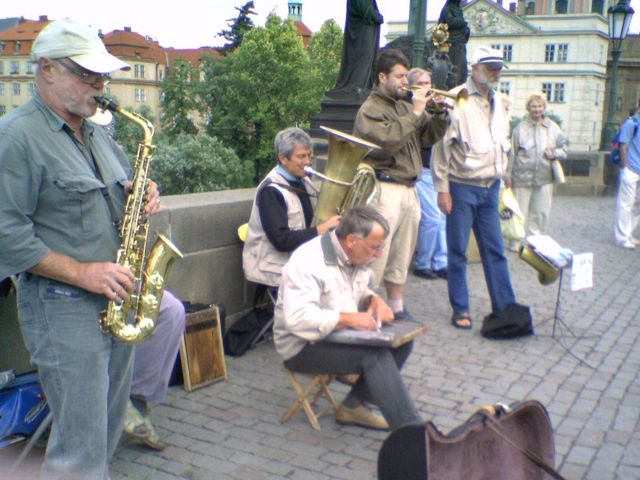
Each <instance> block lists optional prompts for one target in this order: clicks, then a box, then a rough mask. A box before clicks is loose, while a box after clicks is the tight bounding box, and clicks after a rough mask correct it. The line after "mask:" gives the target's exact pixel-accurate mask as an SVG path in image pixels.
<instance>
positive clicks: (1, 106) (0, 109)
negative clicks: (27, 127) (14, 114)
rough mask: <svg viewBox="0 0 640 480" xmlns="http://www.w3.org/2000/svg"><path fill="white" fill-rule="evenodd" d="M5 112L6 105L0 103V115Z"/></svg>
mask: <svg viewBox="0 0 640 480" xmlns="http://www.w3.org/2000/svg"><path fill="white" fill-rule="evenodd" d="M5 113H7V107H5V106H4V105H0V117H1V116H2V115H4V114H5Z"/></svg>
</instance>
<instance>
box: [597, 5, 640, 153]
mask: <svg viewBox="0 0 640 480" xmlns="http://www.w3.org/2000/svg"><path fill="white" fill-rule="evenodd" d="M627 3H628V0H618V3H617V4H616V5H614V6H612V7H609V10H607V17H608V18H609V38H610V39H611V82H610V84H609V105H608V109H607V121H606V122H605V124H604V129H603V130H602V141H601V143H600V150H609V146H610V145H611V141H612V140H613V136H614V135H615V132H616V126H615V123H614V117H615V113H616V93H617V89H618V61H619V60H620V53H621V51H622V50H621V47H622V41H623V40H624V39H625V38H626V36H627V33H629V25H630V24H631V17H633V13H634V12H633V8H631V7H630V6H629V5H627Z"/></svg>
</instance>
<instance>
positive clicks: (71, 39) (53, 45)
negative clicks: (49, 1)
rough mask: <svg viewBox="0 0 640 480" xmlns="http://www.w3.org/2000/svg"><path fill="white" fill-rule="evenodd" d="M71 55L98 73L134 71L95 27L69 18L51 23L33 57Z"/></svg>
mask: <svg viewBox="0 0 640 480" xmlns="http://www.w3.org/2000/svg"><path fill="white" fill-rule="evenodd" d="M42 57H46V58H50V59H52V60H56V59H59V58H70V59H71V60H73V61H74V62H75V63H77V64H78V65H80V66H81V67H83V68H85V69H87V70H89V71H91V72H95V73H110V72H114V71H116V70H130V69H131V67H130V66H129V65H127V64H126V63H124V62H123V61H122V60H120V59H119V58H117V57H114V56H113V55H111V54H110V53H109V52H108V51H107V48H106V47H105V46H104V43H102V40H101V39H100V37H99V36H98V32H96V31H95V30H93V29H92V28H90V27H88V26H86V25H81V24H79V23H77V22H75V21H73V20H70V19H68V18H65V19H63V20H56V21H55V22H51V23H50V24H49V25H47V26H46V27H45V28H44V29H42V31H41V32H40V34H39V35H38V37H37V38H36V39H35V41H34V42H33V46H32V47H31V60H32V61H34V62H36V61H38V60H39V59H40V58H42Z"/></svg>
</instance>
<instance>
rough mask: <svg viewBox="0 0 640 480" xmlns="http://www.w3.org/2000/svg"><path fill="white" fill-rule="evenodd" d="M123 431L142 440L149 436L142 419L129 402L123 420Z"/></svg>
mask: <svg viewBox="0 0 640 480" xmlns="http://www.w3.org/2000/svg"><path fill="white" fill-rule="evenodd" d="M124 431H125V432H126V433H128V434H129V435H132V436H134V437H136V438H143V437H145V436H147V435H149V430H148V429H147V427H146V425H145V422H144V418H143V417H142V414H141V413H140V412H139V411H138V409H137V408H136V407H134V406H133V403H131V400H129V401H128V402H127V411H126V413H125V418H124Z"/></svg>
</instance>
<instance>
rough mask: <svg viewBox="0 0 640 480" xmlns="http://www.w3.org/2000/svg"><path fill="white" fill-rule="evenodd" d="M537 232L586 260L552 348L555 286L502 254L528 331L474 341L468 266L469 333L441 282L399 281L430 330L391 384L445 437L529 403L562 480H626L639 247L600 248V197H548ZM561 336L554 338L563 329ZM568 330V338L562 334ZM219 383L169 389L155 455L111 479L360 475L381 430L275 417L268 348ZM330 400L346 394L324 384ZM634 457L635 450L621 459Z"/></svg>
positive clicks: (280, 398)
mask: <svg viewBox="0 0 640 480" xmlns="http://www.w3.org/2000/svg"><path fill="white" fill-rule="evenodd" d="M554 202H555V203H554V207H553V214H552V218H551V222H550V226H549V232H550V233H551V234H552V235H553V237H554V238H555V239H556V240H557V241H558V242H559V243H560V244H562V245H563V246H566V247H568V248H571V249H572V250H573V251H574V252H575V253H581V252H593V253H594V287H593V288H591V289H585V290H580V291H575V292H572V291H570V289H569V282H568V275H565V279H564V280H565V281H564V284H563V288H562V291H561V297H560V298H561V304H560V310H559V312H560V318H561V323H557V324H556V327H557V328H556V338H552V336H551V333H552V327H553V314H554V307H555V300H556V293H557V285H558V284H557V283H555V284H553V285H552V286H546V287H545V286H541V285H540V284H539V283H538V281H537V274H536V273H535V271H534V270H533V269H532V268H531V267H529V266H528V265H526V264H525V263H524V262H522V261H521V260H519V259H517V257H516V256H515V254H513V253H509V262H510V269H511V273H512V277H513V283H514V287H515V290H516V292H517V296H518V299H519V301H520V302H521V303H526V304H530V305H531V307H532V310H533V314H534V320H535V329H536V335H535V336H534V337H528V338H526V339H518V340H511V341H489V340H485V339H483V338H482V337H481V336H480V334H479V326H480V320H481V318H482V316H483V315H485V314H486V313H488V310H489V300H488V294H487V292H486V288H485V286H484V285H485V284H484V279H483V276H482V269H481V266H480V265H479V264H472V265H470V268H469V288H470V294H471V304H472V315H474V318H475V320H476V321H475V324H474V327H473V330H472V331H462V330H457V329H454V328H453V327H451V326H450V325H449V317H450V307H449V304H448V300H447V290H446V283H445V282H443V281H441V280H435V281H433V280H432V281H427V280H422V279H419V278H417V277H414V276H410V278H409V283H408V285H407V300H406V302H407V304H408V307H409V309H410V311H411V312H412V313H413V315H414V316H415V317H416V318H418V319H420V320H423V321H425V322H426V323H427V324H428V325H429V326H430V332H429V333H427V335H425V336H424V337H421V338H420V339H418V340H417V341H416V345H415V348H414V352H413V354H412V356H411V357H410V359H409V361H408V363H407V365H406V366H405V369H404V370H403V374H404V378H405V380H406V382H407V384H408V386H409V388H410V390H411V392H412V394H413V396H414V398H415V401H416V404H417V406H418V409H419V410H420V411H421V412H422V414H423V415H424V418H425V419H429V420H432V421H433V422H434V423H435V424H436V425H437V426H438V427H439V428H440V429H441V430H443V431H445V432H446V431H449V430H450V429H451V428H453V427H455V426H457V425H458V424H460V423H461V422H463V421H464V420H466V419H467V418H468V417H469V416H470V415H471V414H472V413H473V412H474V411H475V409H476V408H478V407H479V406H481V405H484V404H487V403H495V402H498V401H502V402H507V403H510V402H514V401H519V400H523V399H537V400H539V401H541V402H542V403H543V404H544V405H545V406H546V407H547V409H548V411H549V413H550V415H551V420H552V423H553V427H554V432H555V444H556V465H557V466H558V467H559V469H560V472H561V473H562V474H563V475H564V476H566V477H567V478H568V479H582V478H585V479H593V480H601V479H613V478H617V479H633V478H637V479H640V455H639V453H640V433H639V430H640V429H639V417H640V382H639V378H638V377H639V370H640V368H639V367H640V349H639V348H638V346H639V345H638V344H639V343H640V342H639V338H638V332H639V326H638V325H639V320H640V295H639V293H640V288H639V287H640V249H638V250H635V251H627V250H623V249H620V248H617V247H615V246H613V244H612V233H611V232H612V217H613V210H614V199H612V198H606V197H557V198H556V199H555V200H554ZM566 327H568V328H566ZM569 329H570V330H569ZM227 368H228V372H229V379H228V380H227V381H225V382H221V383H217V384H214V385H211V386H208V387H205V388H202V389H200V390H196V391H194V392H191V393H187V392H185V391H184V390H183V389H182V388H181V387H172V388H171V390H170V394H169V398H168V400H167V402H166V403H165V404H163V405H160V406H157V407H155V408H154V409H153V411H152V417H153V418H154V423H155V424H156V426H157V427H158V430H159V432H160V434H161V436H162V437H163V439H164V440H165V441H166V442H168V444H169V447H168V448H167V449H166V450H164V451H163V452H159V453H158V452H152V451H149V450H147V449H145V448H143V447H139V446H137V445H134V444H131V443H125V444H124V445H123V446H122V447H121V448H120V450H119V451H118V453H117V455H116V459H115V461H114V463H113V472H114V477H115V478H123V479H128V478H131V479H146V478H148V479H176V478H188V479H243V480H245V479H280V478H283V479H349V480H355V479H373V478H375V476H376V460H377V454H378V451H379V449H380V446H381V444H382V441H383V440H384V438H385V437H386V434H385V433H382V432H374V431H369V430H365V429H361V428H357V427H342V426H339V425H337V424H336V423H334V421H333V419H332V417H331V415H326V416H324V417H322V419H321V422H320V423H321V426H322V431H321V432H316V431H314V430H312V429H311V427H310V425H309V424H308V422H307V420H306V418H305V417H304V415H303V414H302V413H297V414H296V415H295V416H294V417H292V419H291V420H289V422H288V423H286V424H281V423H280V416H281V415H282V413H283V412H284V411H285V409H286V408H287V407H288V405H289V404H290V403H291V402H292V401H293V397H294V395H293V391H292V389H291V387H290V385H289V383H288V380H287V377H286V375H285V373H284V371H283V370H282V367H281V362H280V361H279V359H278V356H277V355H276V353H275V351H274V349H273V345H271V344H269V345H263V346H261V347H259V348H257V349H255V350H253V351H250V352H249V353H248V354H247V355H245V356H243V357H240V358H230V357H227ZM332 390H333V391H334V392H335V393H336V396H337V397H338V400H340V399H341V398H342V397H343V396H344V394H345V393H346V387H343V386H342V385H332ZM634 452H635V453H634Z"/></svg>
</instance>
